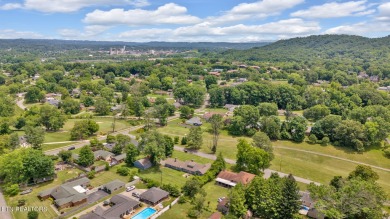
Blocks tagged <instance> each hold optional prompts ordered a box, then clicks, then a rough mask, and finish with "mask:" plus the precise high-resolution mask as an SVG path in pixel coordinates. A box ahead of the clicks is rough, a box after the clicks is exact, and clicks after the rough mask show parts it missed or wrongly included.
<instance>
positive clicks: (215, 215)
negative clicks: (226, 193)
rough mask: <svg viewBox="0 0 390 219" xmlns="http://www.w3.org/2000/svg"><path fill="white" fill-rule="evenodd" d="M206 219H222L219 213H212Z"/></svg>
mask: <svg viewBox="0 0 390 219" xmlns="http://www.w3.org/2000/svg"><path fill="white" fill-rule="evenodd" d="M208 219H222V214H221V213H219V212H214V213H213V214H212V215H210V217H209V218H208Z"/></svg>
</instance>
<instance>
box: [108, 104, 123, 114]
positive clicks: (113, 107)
mask: <svg viewBox="0 0 390 219" xmlns="http://www.w3.org/2000/svg"><path fill="white" fill-rule="evenodd" d="M121 109H122V105H116V106H112V107H111V108H110V110H111V112H118V111H120V110H121Z"/></svg>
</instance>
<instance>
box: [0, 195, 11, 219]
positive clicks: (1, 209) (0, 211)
mask: <svg viewBox="0 0 390 219" xmlns="http://www.w3.org/2000/svg"><path fill="white" fill-rule="evenodd" d="M6 207H7V203H6V202H5V199H4V196H3V193H2V191H1V190H0V218H1V219H12V215H11V213H10V212H9V211H6V210H5V208H6Z"/></svg>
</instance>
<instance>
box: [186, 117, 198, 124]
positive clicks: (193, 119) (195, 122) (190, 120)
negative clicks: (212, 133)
mask: <svg viewBox="0 0 390 219" xmlns="http://www.w3.org/2000/svg"><path fill="white" fill-rule="evenodd" d="M186 124H190V125H193V124H198V125H202V121H200V118H199V117H197V116H196V117H192V118H191V119H189V120H187V121H186Z"/></svg>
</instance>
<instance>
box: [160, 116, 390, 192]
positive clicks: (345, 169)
mask: <svg viewBox="0 0 390 219" xmlns="http://www.w3.org/2000/svg"><path fill="white" fill-rule="evenodd" d="M180 123H181V121H178V120H176V121H172V122H169V124H168V126H167V127H164V128H161V129H159V131H160V132H162V133H164V134H168V135H171V136H180V137H182V136H185V135H186V134H188V132H189V129H188V128H186V127H184V126H182V125H181V124H180ZM209 127H210V125H209V124H207V123H204V124H203V125H202V130H203V131H204V132H203V146H202V148H201V149H200V150H201V151H203V152H205V153H211V150H210V147H211V143H212V135H211V134H209V133H208V132H207V130H208V129H209ZM240 138H241V137H232V136H229V135H228V133H227V131H226V130H223V131H222V133H221V135H220V140H219V143H218V149H217V152H219V151H221V152H222V153H223V155H224V156H225V157H226V158H231V159H235V157H236V153H237V148H236V145H237V140H238V139H240ZM242 138H244V139H247V140H249V141H250V138H247V137H242ZM273 145H274V146H275V149H274V150H275V159H274V160H273V161H272V166H271V169H274V170H280V161H282V168H281V171H282V172H286V173H292V174H294V175H296V176H299V177H303V178H307V179H311V180H313V181H317V182H320V183H328V182H329V181H330V180H331V179H332V178H333V176H336V175H341V176H344V177H345V176H347V175H348V174H349V173H350V172H351V171H353V170H354V169H355V167H356V166H357V164H355V163H352V162H348V161H342V160H338V159H335V158H330V157H325V156H321V155H316V154H312V153H307V152H301V151H294V150H288V149H283V148H278V146H281V147H287V148H291V149H300V150H307V151H313V152H318V153H323V154H328V155H332V156H337V157H340V158H345V159H350V160H354V161H359V162H363V163H367V164H371V165H376V166H380V167H384V168H390V162H389V160H388V159H387V158H385V157H384V156H383V155H382V151H381V150H380V149H371V150H369V151H367V152H364V153H362V154H359V153H356V152H353V151H352V150H349V149H347V148H341V147H335V146H332V145H329V146H321V145H318V144H316V145H311V144H308V143H306V142H303V143H299V144H297V143H293V142H290V141H276V142H274V143H273ZM374 170H375V171H376V172H377V173H378V174H379V176H380V179H379V181H378V183H379V184H380V185H381V186H382V187H383V188H384V189H385V191H386V192H387V193H389V194H390V172H386V171H383V170H379V169H374Z"/></svg>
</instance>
